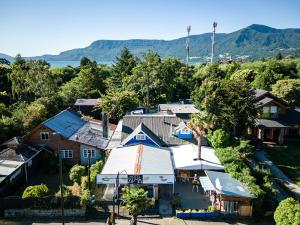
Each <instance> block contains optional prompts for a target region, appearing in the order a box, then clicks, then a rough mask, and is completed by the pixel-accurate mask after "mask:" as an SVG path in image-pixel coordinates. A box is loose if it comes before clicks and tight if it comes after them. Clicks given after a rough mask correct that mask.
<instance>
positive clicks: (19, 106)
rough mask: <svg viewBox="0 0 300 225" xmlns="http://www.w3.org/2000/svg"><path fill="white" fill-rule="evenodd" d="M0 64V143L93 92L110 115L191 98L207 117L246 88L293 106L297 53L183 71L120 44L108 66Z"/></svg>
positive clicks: (298, 91) (299, 80)
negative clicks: (263, 91) (262, 91)
mask: <svg viewBox="0 0 300 225" xmlns="http://www.w3.org/2000/svg"><path fill="white" fill-rule="evenodd" d="M0 62H1V64H0V77H1V79H0V82H1V83H0V89H1V90H0V114H1V117H0V141H1V142H3V141H5V140H6V139H7V138H10V137H12V136H15V135H23V134H25V133H26V132H28V131H30V130H31V129H32V128H33V127H34V126H36V125H37V124H39V123H40V122H42V121H43V120H45V119H47V118H49V117H51V116H53V115H55V114H56V113H58V112H59V111H61V110H62V109H65V108H66V107H68V106H72V105H73V104H74V102H75V100H76V99H77V98H100V97H101V98H102V103H101V105H99V107H100V108H101V109H102V110H104V111H107V112H110V116H111V119H115V120H117V119H119V118H121V117H122V116H123V115H124V114H125V113H126V112H127V111H128V110H132V109H134V108H135V107H136V106H146V107H151V108H155V107H156V105H157V104H158V103H165V102H174V101H178V100H179V99H183V98H192V99H194V101H195V103H196V106H197V107H198V108H200V109H206V110H208V109H209V110H210V111H209V110H208V111H209V112H211V115H213V112H217V111H218V109H220V107H225V108H222V109H224V110H225V111H226V112H230V109H234V108H235V107H234V106H232V105H230V104H232V101H231V102H230V101H229V100H228V99H230V98H232V97H233V95H234V94H237V93H243V91H245V90H248V89H249V88H251V87H255V88H262V89H266V90H270V91H272V92H273V93H274V94H275V95H278V96H279V97H282V98H283V99H285V100H286V101H288V102H289V103H290V104H291V105H293V106H300V102H299V101H300V100H299V99H300V59H299V58H295V59H293V58H282V57H281V55H277V56H276V58H270V59H268V60H265V61H254V62H248V63H240V62H232V63H231V64H219V63H214V64H203V65H199V66H193V65H191V66H189V68H188V69H187V68H186V65H185V64H183V63H182V62H181V61H180V60H179V59H177V58H165V59H162V58H161V57H160V56H159V55H158V54H156V53H154V52H150V51H148V52H146V54H145V56H144V57H141V58H136V57H135V56H134V55H133V54H132V53H131V52H130V51H129V50H128V49H126V48H125V49H123V51H122V54H121V55H120V56H119V57H117V58H116V60H115V64H113V65H112V66H104V65H97V63H96V62H94V61H91V60H89V59H88V58H82V59H81V63H80V66H79V67H76V68H73V67H63V68H50V65H49V64H48V63H47V62H45V61H43V60H24V59H23V58H22V57H20V56H18V57H17V58H16V60H15V62H14V63H9V62H8V61H6V60H1V61H0ZM147 86H149V102H148V101H147V98H146V94H147ZM215 91H222V93H226V94H227V98H228V99H227V100H226V99H215V98H214V96H216V93H215ZM239 91H240V92H239ZM226 101H227V103H226ZM216 102H217V103H222V104H223V105H222V106H221V105H220V104H219V105H218V104H216ZM218 107H219V108H218ZM226 115H227V114H226ZM226 115H225V114H224V115H220V117H219V119H222V118H223V119H224V118H226ZM222 116H223V117H222ZM229 119H230V118H229ZM229 121H230V120H229ZM215 124H218V121H215ZM231 125H232V124H231ZM231 125H230V124H229V127H230V126H231Z"/></svg>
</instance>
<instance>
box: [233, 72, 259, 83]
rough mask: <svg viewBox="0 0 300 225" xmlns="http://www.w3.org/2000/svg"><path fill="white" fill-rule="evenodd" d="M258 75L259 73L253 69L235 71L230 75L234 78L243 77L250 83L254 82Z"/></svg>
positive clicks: (242, 78)
mask: <svg viewBox="0 0 300 225" xmlns="http://www.w3.org/2000/svg"><path fill="white" fill-rule="evenodd" d="M256 76H257V73H256V72H255V70H253V69H243V70H237V71H236V72H235V73H233V74H232V75H231V77H230V79H232V80H236V79H241V80H245V81H247V82H249V83H251V82H253V80H254V79H255V77H256Z"/></svg>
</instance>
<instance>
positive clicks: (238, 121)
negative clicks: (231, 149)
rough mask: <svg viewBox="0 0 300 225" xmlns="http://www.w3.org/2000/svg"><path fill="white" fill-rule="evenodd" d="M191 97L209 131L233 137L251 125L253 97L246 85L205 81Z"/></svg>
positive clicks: (245, 83) (252, 122) (253, 113)
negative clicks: (204, 114)
mask: <svg viewBox="0 0 300 225" xmlns="http://www.w3.org/2000/svg"><path fill="white" fill-rule="evenodd" d="M195 93H196V94H195V95H194V99H195V102H196V106H197V107H198V108H199V109H200V110H205V111H206V112H207V113H208V118H209V119H210V123H211V124H212V127H214V128H222V129H224V130H226V131H227V132H230V133H231V134H233V136H237V135H240V134H241V133H242V131H244V130H245V129H247V128H248V127H252V126H253V125H254V122H255V119H256V115H257V110H256V108H255V105H254V103H255V95H254V92H253V91H252V90H251V88H250V86H249V84H248V83H247V82H246V81H243V80H222V81H210V80H206V81H205V82H204V83H203V84H202V85H201V86H200V88H199V89H197V90H196V92H195ZM199 93H201V94H199Z"/></svg>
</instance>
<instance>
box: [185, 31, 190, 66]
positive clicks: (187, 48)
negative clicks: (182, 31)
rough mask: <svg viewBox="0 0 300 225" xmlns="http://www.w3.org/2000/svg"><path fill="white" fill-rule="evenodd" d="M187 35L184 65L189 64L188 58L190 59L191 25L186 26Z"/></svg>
mask: <svg viewBox="0 0 300 225" xmlns="http://www.w3.org/2000/svg"><path fill="white" fill-rule="evenodd" d="M186 31H187V37H186V66H187V67H188V66H189V59H190V32H191V26H190V25H189V26H187V28H186Z"/></svg>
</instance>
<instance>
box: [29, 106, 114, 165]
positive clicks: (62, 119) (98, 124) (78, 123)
mask: <svg viewBox="0 0 300 225" xmlns="http://www.w3.org/2000/svg"><path fill="white" fill-rule="evenodd" d="M114 129H115V127H114V126H109V125H108V120H106V122H102V121H98V120H87V119H84V118H81V116H80V115H79V114H78V113H76V112H75V111H73V110H72V109H66V110H64V111H62V112H60V113H58V114H57V115H55V116H54V117H52V118H50V119H48V120H46V121H45V122H43V123H41V124H40V125H38V126H37V127H35V128H34V129H33V130H32V131H31V132H30V133H28V134H27V135H26V136H25V141H26V142H27V143H29V144H31V145H34V146H47V148H48V149H51V150H52V152H53V153H54V154H55V155H56V156H58V154H59V153H60V156H61V157H62V158H63V159H65V160H67V161H69V162H70V163H72V164H73V163H81V164H87V162H88V158H89V157H88V156H89V155H90V162H91V163H94V162H96V161H97V160H99V159H102V158H104V156H105V151H104V150H105V149H106V147H107V145H108V143H109V140H110V137H111V136H112V134H113V132H114Z"/></svg>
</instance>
